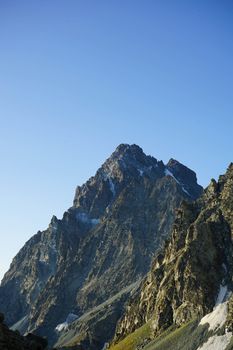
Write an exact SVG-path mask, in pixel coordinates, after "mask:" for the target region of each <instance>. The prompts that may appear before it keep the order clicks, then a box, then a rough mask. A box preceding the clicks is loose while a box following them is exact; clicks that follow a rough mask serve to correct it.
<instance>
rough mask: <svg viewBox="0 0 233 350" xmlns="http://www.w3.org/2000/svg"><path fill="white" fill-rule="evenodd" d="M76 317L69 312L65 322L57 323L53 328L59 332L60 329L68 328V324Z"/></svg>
mask: <svg viewBox="0 0 233 350" xmlns="http://www.w3.org/2000/svg"><path fill="white" fill-rule="evenodd" d="M77 318H78V316H77V315H75V314H72V313H70V314H69V315H68V316H67V318H66V320H65V322H63V323H60V324H58V325H57V326H56V328H55V330H56V331H57V332H61V331H63V330H66V329H67V328H68V326H69V325H70V324H71V323H72V322H74V321H75V320H77Z"/></svg>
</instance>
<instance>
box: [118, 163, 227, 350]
mask: <svg viewBox="0 0 233 350" xmlns="http://www.w3.org/2000/svg"><path fill="white" fill-rule="evenodd" d="M232 238H233V164H230V166H229V168H228V170H227V172H226V174H225V175H223V176H220V178H219V181H218V182H216V181H215V180H212V181H211V183H210V185H209V186H208V187H207V189H206V190H205V191H204V193H203V195H202V196H201V197H200V198H199V199H198V200H197V201H195V202H193V203H187V202H183V203H182V204H181V206H180V208H179V209H178V210H177V213H176V218H175V221H174V225H173V229H172V234H171V237H170V239H169V240H167V242H166V243H165V247H164V249H163V250H162V251H161V252H160V253H159V254H158V255H157V257H156V258H155V260H154V262H153V264H152V268H151V270H150V271H149V273H148V274H147V277H146V278H145V279H144V280H143V282H142V283H141V286H140V288H139V291H138V292H137V293H136V294H135V295H134V296H133V297H132V298H131V301H130V302H129V303H128V305H127V309H126V310H127V311H126V312H125V314H124V316H123V317H122V318H121V320H120V321H119V323H118V325H117V330H116V334H115V339H114V342H113V343H114V344H117V345H112V347H111V349H112V350H120V349H124V350H131V349H136V348H137V349H141V348H143V349H145V350H146V349H147V350H149V349H150V350H155V349H156V350H162V349H167V350H169V349H171V350H176V349H177V350H178V349H179V350H188V349H189V350H197V349H198V350H208V349H215V350H224V349H226V350H230V349H233V336H232V331H233V297H231V295H232V288H233V284H232V282H233V245H232ZM138 334H141V336H140V339H139V337H138V336H137V335H138ZM127 344H128V345H127ZM129 344H131V345H130V346H129ZM132 344H133V345H132Z"/></svg>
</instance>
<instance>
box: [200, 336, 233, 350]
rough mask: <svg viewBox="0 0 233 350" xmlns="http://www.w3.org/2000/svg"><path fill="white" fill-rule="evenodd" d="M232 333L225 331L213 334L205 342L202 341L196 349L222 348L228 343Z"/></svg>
mask: <svg viewBox="0 0 233 350" xmlns="http://www.w3.org/2000/svg"><path fill="white" fill-rule="evenodd" d="M231 337H232V333H226V334H224V335H219V336H217V335H214V336H213V337H210V338H209V339H208V341H207V342H206V343H204V344H203V345H202V346H201V347H199V348H198V349H197V350H224V349H226V347H227V345H228V344H229V343H230V340H231Z"/></svg>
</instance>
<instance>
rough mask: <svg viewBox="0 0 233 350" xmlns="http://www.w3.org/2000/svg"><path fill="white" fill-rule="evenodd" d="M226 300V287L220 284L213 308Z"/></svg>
mask: <svg viewBox="0 0 233 350" xmlns="http://www.w3.org/2000/svg"><path fill="white" fill-rule="evenodd" d="M227 299H228V290H227V286H223V285H222V284H220V288H219V292H218V296H217V299H216V303H215V307H216V306H218V305H219V304H221V303H223V302H224V301H226V300H227Z"/></svg>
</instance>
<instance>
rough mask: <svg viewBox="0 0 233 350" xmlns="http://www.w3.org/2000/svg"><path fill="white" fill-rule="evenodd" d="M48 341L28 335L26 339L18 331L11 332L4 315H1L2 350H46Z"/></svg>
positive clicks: (0, 340)
mask: <svg viewBox="0 0 233 350" xmlns="http://www.w3.org/2000/svg"><path fill="white" fill-rule="evenodd" d="M47 345H48V342H47V340H46V339H44V338H41V337H38V336H35V335H33V334H28V335H27V336H26V337H23V336H21V335H20V333H19V332H17V331H15V332H14V331H12V330H10V329H9V328H8V327H7V326H6V324H5V323H4V315H3V314H2V313H0V349H1V350H45V349H47V350H48V348H47Z"/></svg>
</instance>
